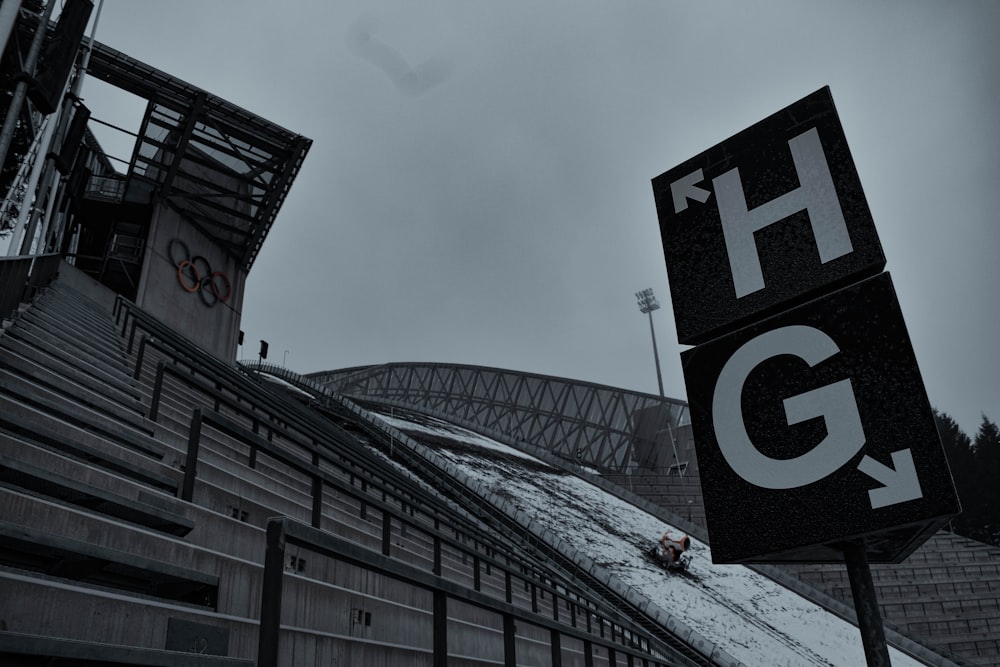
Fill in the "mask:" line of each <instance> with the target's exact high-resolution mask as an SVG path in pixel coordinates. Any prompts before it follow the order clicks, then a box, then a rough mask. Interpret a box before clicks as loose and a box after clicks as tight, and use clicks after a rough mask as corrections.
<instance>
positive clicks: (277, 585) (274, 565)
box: [257, 519, 285, 667]
mask: <svg viewBox="0 0 1000 667" xmlns="http://www.w3.org/2000/svg"><path fill="white" fill-rule="evenodd" d="M284 573H285V522H284V520H283V519H271V520H270V521H269V522H268V524H267V551H266V552H265V553H264V581H263V583H262V585H261V594H260V634H259V635H258V638H257V667H278V634H279V632H280V631H281V593H282V590H281V589H282V583H283V581H284Z"/></svg>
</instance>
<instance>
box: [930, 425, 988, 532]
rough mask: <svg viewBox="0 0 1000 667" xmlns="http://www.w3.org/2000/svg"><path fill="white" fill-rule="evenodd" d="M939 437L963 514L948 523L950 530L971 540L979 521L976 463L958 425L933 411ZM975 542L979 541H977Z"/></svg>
mask: <svg viewBox="0 0 1000 667" xmlns="http://www.w3.org/2000/svg"><path fill="white" fill-rule="evenodd" d="M934 419H935V421H936V422H937V428H938V435H939V436H940V437H941V445H942V446H943V447H944V453H945V456H946V457H947V458H948V465H949V466H950V467H951V475H952V477H953V478H954V480H955V489H956V490H957V491H958V499H959V501H960V502H961V503H962V513H961V514H960V515H958V516H957V517H955V519H954V520H953V521H952V523H951V527H952V530H954V531H955V532H956V533H958V534H959V535H962V536H963V537H973V535H974V534H976V533H978V531H977V530H976V526H977V525H978V523H979V521H980V520H981V518H980V517H979V516H978V514H979V512H978V508H980V507H981V505H982V502H981V499H980V498H979V494H978V490H977V484H976V477H977V474H976V460H975V452H974V449H973V443H972V440H971V439H970V438H969V436H968V435H966V434H965V432H964V431H962V429H961V428H960V427H959V425H958V423H957V422H956V421H955V420H954V419H952V418H951V417H950V416H948V415H947V414H945V413H943V412H938V411H937V410H934ZM977 539H978V538H977Z"/></svg>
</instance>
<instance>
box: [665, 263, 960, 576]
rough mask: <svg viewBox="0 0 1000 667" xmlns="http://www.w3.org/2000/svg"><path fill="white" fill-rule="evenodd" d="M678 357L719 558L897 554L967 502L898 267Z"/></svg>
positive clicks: (893, 557)
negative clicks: (857, 547)
mask: <svg viewBox="0 0 1000 667" xmlns="http://www.w3.org/2000/svg"><path fill="white" fill-rule="evenodd" d="M681 358H682V362H683V366H684V378H685V381H686V383H687V390H688V399H689V402H690V406H691V419H692V427H693V430H694V436H695V445H696V448H697V455H698V462H699V467H700V469H701V474H702V491H703V494H704V498H705V509H706V514H707V516H708V520H709V535H710V537H711V544H712V559H713V560H714V561H715V562H721V563H730V562H754V561H757V562H775V561H809V562H824V561H827V562H841V561H842V555H841V553H840V551H839V550H838V549H837V544H836V543H837V542H839V541H843V540H847V539H853V538H855V537H862V536H864V537H866V538H867V539H866V545H867V549H868V554H869V558H870V559H871V560H872V561H873V562H898V561H899V560H901V559H902V558H904V557H905V556H906V555H908V554H909V553H910V552H911V551H912V550H913V549H914V548H916V546H918V545H919V544H920V543H921V542H923V540H924V539H926V536H927V535H929V534H930V533H931V532H933V531H934V530H936V529H937V528H938V527H940V525H941V524H942V523H943V522H944V520H945V519H944V518H943V517H947V516H950V515H953V514H955V513H957V512H958V511H959V506H958V501H957V498H956V495H955V490H954V486H953V484H952V480H951V474H950V471H949V469H948V464H947V461H946V459H945V456H944V452H943V450H942V447H941V444H940V440H939V439H938V434H937V429H936V426H935V422H934V417H933V413H932V411H931V408H930V404H929V402H928V400H927V396H926V393H925V391H924V385H923V382H922V380H921V377H920V372H919V370H918V368H917V364H916V360H915V358H914V355H913V350H912V347H911V345H910V342H909V337H908V335H907V332H906V327H905V325H904V323H903V318H902V314H901V312H900V310H899V304H898V302H897V299H896V295H895V292H894V290H893V287H892V282H891V280H890V278H889V274H882V275H879V276H877V277H874V278H870V279H867V280H865V281H863V282H860V283H857V284H855V285H852V286H849V287H847V288H843V289H841V290H839V291H836V292H834V293H833V294H830V295H828V296H825V297H822V298H819V299H817V300H814V301H812V302H809V303H807V304H805V305H802V306H799V307H797V308H794V309H791V310H788V311H786V312H783V313H781V314H779V315H776V316H774V317H771V318H769V319H765V320H763V321H760V322H758V323H756V324H753V325H750V326H747V327H745V328H743V329H740V330H738V331H736V332H734V333H731V334H728V335H726V336H723V337H721V338H718V339H715V340H713V341H711V342H709V343H705V344H703V345H700V346H698V347H696V348H694V349H692V350H688V351H687V352H684V353H682V355H681ZM934 518H939V520H937V521H933V520H932V519H934Z"/></svg>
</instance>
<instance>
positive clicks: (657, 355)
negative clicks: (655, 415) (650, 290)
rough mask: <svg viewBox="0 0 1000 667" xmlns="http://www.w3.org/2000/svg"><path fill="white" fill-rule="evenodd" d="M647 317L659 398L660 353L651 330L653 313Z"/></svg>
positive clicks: (661, 385)
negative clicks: (651, 338)
mask: <svg viewBox="0 0 1000 667" xmlns="http://www.w3.org/2000/svg"><path fill="white" fill-rule="evenodd" d="M646 314H647V315H649V335H650V336H652V337H653V362H654V363H655V364H656V383H657V385H659V387H660V396H661V397H662V396H663V374H662V373H661V372H660V353H659V352H657V351H656V331H654V330H653V311H652V310H650V311H649V312H648V313H646Z"/></svg>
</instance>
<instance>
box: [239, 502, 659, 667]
mask: <svg viewBox="0 0 1000 667" xmlns="http://www.w3.org/2000/svg"><path fill="white" fill-rule="evenodd" d="M288 546H298V547H300V548H304V549H307V550H309V551H311V552H313V553H316V554H319V555H322V556H325V557H327V558H331V559H334V560H336V561H338V562H341V563H346V564H348V565H351V566H353V567H358V568H360V569H362V570H364V571H366V572H371V573H375V574H378V575H382V576H385V577H388V578H390V579H393V580H395V581H397V582H399V583H400V584H403V585H409V586H412V587H416V588H419V589H422V590H425V591H429V592H430V593H431V595H432V599H433V602H432V604H431V610H430V612H431V616H432V625H431V627H432V638H431V654H432V663H431V664H432V665H433V667H447V665H448V618H449V617H448V601H449V600H455V601H458V602H461V603H464V604H467V605H471V606H474V607H477V608H479V609H483V610H486V611H488V612H492V613H494V614H496V615H497V616H499V617H500V618H501V619H502V621H501V627H502V633H503V643H502V652H503V664H504V665H505V666H509V667H514V665H516V664H517V659H516V658H517V656H516V646H517V642H516V632H517V628H518V624H523V625H530V626H534V627H536V628H539V629H540V630H542V631H543V632H544V631H546V630H547V631H548V632H549V640H550V641H549V646H550V648H551V664H552V665H554V666H556V667H560V666H561V665H562V664H563V657H562V644H563V638H572V639H574V640H576V641H578V642H579V643H580V645H581V646H582V651H583V657H584V660H585V664H587V665H592V664H594V656H595V650H594V649H595V647H599V648H602V649H604V651H605V655H606V656H607V659H608V663H609V664H618V660H617V656H618V655H622V656H623V657H624V658H625V660H626V661H627V664H629V665H634V664H639V665H642V666H643V667H653V666H657V665H664V664H667V663H664V662H660V661H659V660H657V659H654V658H651V656H650V654H649V652H648V649H647V648H646V647H643V648H638V647H633V646H631V645H630V643H629V642H627V641H625V642H623V641H622V639H623V637H622V635H621V633H620V632H618V633H616V632H615V628H614V626H611V632H610V636H608V637H605V636H604V633H603V632H601V633H600V634H598V633H596V632H595V631H594V629H593V628H592V627H591V619H590V617H589V616H588V617H587V619H586V623H587V629H586V630H584V629H581V628H577V627H576V622H575V618H574V622H573V623H572V624H566V623H565V622H564V621H561V620H560V619H559V611H558V610H559V608H560V606H561V605H562V602H563V601H562V600H558V601H556V600H553V604H552V609H553V617H552V618H549V617H548V616H546V615H542V614H539V613H536V612H535V611H529V610H526V609H522V608H520V607H516V606H514V605H513V604H511V603H510V586H511V583H510V582H511V577H510V573H509V572H508V573H507V601H503V600H499V599H497V598H494V597H490V596H488V595H485V594H483V593H481V592H479V591H478V590H475V589H470V588H467V587H465V586H461V585H459V584H456V583H455V582H453V581H450V580H448V579H445V578H443V577H441V576H439V573H438V571H437V570H436V569H435V570H434V571H431V572H427V571H426V570H422V569H420V568H417V567H415V566H412V565H409V564H407V563H402V562H399V561H397V560H394V559H391V558H389V557H388V556H386V555H384V554H380V553H378V552H375V551H372V550H370V549H366V548H365V547H362V546H360V545H358V544H355V543H353V542H349V541H347V540H344V539H341V538H339V537H336V536H334V535H331V534H330V533H327V532H324V531H321V530H317V529H316V528H312V527H310V526H307V525H305V524H303V523H301V522H298V521H294V520H292V519H289V518H287V517H282V518H277V519H271V520H270V521H269V522H268V525H267V551H266V552H265V555H264V580H263V583H262V586H261V618H260V635H259V638H258V648H257V667H278V665H279V662H278V661H279V657H280V651H279V648H280V646H279V634H280V629H281V598H282V593H283V584H284V574H285V563H286V558H285V556H286V549H287V548H288Z"/></svg>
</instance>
